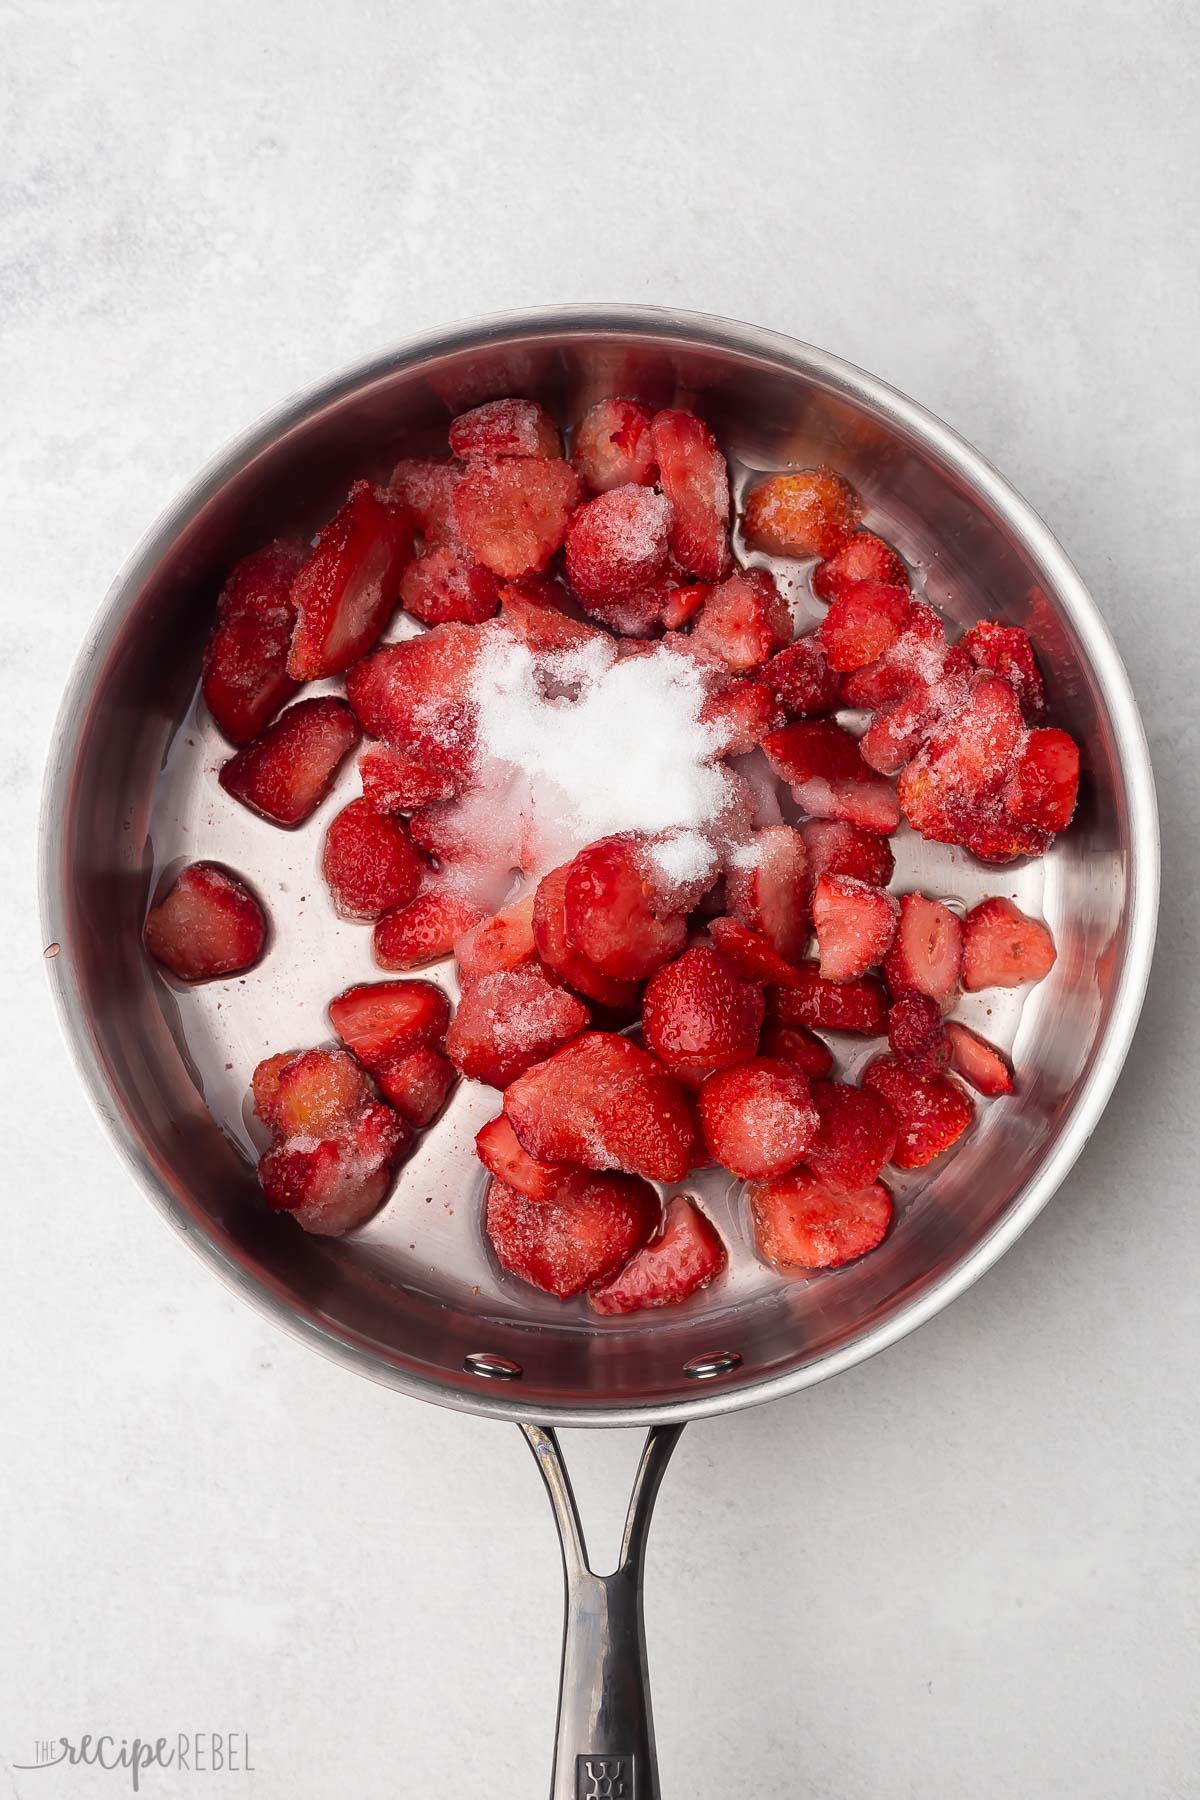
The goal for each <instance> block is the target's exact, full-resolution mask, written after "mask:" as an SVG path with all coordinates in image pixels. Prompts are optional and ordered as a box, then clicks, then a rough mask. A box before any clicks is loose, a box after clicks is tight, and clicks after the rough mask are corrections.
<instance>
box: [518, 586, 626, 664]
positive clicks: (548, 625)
mask: <svg viewBox="0 0 1200 1800" xmlns="http://www.w3.org/2000/svg"><path fill="white" fill-rule="evenodd" d="M571 604H572V603H571V602H570V600H569V599H568V597H567V595H566V593H565V592H564V591H563V589H562V588H560V587H555V586H553V585H552V584H551V583H549V582H546V583H544V584H542V585H540V586H538V587H536V588H535V587H534V586H533V584H532V583H526V584H523V585H522V586H520V587H514V586H511V585H509V586H507V587H502V588H501V590H500V612H501V616H502V617H503V619H504V623H505V624H506V625H507V626H508V628H509V630H510V631H511V632H513V633H514V635H515V636H517V637H519V638H520V640H521V642H522V643H523V644H527V645H528V646H529V648H530V649H531V650H533V651H535V652H537V651H550V652H552V653H553V652H554V651H557V650H575V649H578V648H579V647H580V646H581V645H583V644H593V643H595V642H596V640H597V639H598V638H603V636H604V633H603V632H602V631H601V630H599V629H598V628H597V627H596V626H595V625H590V624H588V622H587V621H586V620H585V619H584V618H583V617H582V616H579V617H576V615H575V613H573V612H572V611H571ZM576 610H578V609H576Z"/></svg>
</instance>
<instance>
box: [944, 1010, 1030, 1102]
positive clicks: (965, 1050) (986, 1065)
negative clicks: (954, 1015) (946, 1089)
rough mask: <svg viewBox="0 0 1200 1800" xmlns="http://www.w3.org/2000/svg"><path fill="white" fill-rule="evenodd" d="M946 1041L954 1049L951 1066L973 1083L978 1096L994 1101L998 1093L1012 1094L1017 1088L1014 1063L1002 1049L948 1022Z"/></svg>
mask: <svg viewBox="0 0 1200 1800" xmlns="http://www.w3.org/2000/svg"><path fill="white" fill-rule="evenodd" d="M945 1029H946V1038H947V1042H948V1043H949V1046H950V1066H951V1068H952V1069H953V1070H954V1073H955V1074H956V1075H961V1076H962V1078H963V1080H964V1081H966V1082H969V1083H970V1085H971V1086H972V1087H973V1088H974V1089H975V1092H976V1093H977V1094H983V1095H984V1096H985V1098H987V1099H989V1100H990V1099H993V1098H994V1097H995V1096H996V1095H998V1094H1011V1093H1012V1091H1013V1088H1014V1085H1015V1083H1014V1081H1013V1070H1012V1064H1011V1063H1010V1062H1009V1060H1008V1058H1007V1056H1005V1054H1004V1052H1003V1051H1002V1050H997V1048H996V1046H995V1044H989V1043H988V1041H987V1039H986V1038H984V1037H980V1035H979V1033H978V1032H977V1031H972V1030H971V1027H970V1026H969V1025H961V1024H960V1023H959V1021H958V1020H957V1019H947V1021H946V1027H945Z"/></svg>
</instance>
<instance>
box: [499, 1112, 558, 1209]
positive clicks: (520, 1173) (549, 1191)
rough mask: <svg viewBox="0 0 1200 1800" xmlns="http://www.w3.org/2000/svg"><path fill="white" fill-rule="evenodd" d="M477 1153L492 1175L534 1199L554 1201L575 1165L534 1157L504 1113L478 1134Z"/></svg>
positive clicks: (519, 1192)
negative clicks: (542, 1160) (540, 1160)
mask: <svg viewBox="0 0 1200 1800" xmlns="http://www.w3.org/2000/svg"><path fill="white" fill-rule="evenodd" d="M475 1152H476V1155H477V1156H478V1157H479V1160H480V1162H481V1163H482V1164H483V1166H484V1168H485V1169H487V1171H488V1172H489V1174H492V1175H496V1176H498V1177H499V1179H500V1180H501V1181H503V1182H504V1183H505V1185H506V1186H507V1187H511V1188H515V1189H516V1190H517V1192H518V1194H525V1195H527V1196H528V1198H529V1199H530V1200H553V1198H554V1196H555V1194H556V1193H557V1192H558V1190H559V1188H560V1187H561V1186H562V1184H563V1181H564V1180H565V1178H566V1176H567V1175H568V1174H570V1173H571V1171H572V1168H573V1166H574V1165H572V1164H570V1163H561V1162H539V1161H538V1159H537V1157H536V1156H530V1154H529V1152H528V1150H526V1149H524V1148H523V1147H522V1145H521V1140H520V1139H519V1138H518V1136H517V1134H516V1132H515V1131H514V1130H513V1128H512V1126H511V1125H510V1124H509V1122H508V1120H507V1119H506V1118H505V1116H504V1114H503V1113H499V1114H498V1115H497V1117H496V1118H494V1119H489V1120H488V1122H487V1124H486V1125H483V1126H481V1127H480V1129H479V1130H478V1131H477V1132H476V1133H475ZM581 1172H582V1171H581Z"/></svg>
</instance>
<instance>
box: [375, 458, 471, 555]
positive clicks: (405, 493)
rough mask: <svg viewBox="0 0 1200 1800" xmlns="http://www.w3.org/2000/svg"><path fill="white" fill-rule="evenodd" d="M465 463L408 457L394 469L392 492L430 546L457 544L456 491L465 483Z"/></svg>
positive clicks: (391, 484) (391, 483)
mask: <svg viewBox="0 0 1200 1800" xmlns="http://www.w3.org/2000/svg"><path fill="white" fill-rule="evenodd" d="M462 476H463V467H462V464H461V463H458V462H451V461H447V460H445V459H444V458H436V457H428V456H426V457H411V456H406V457H405V458H404V459H403V460H402V461H401V462H398V463H397V464H396V467H395V468H394V469H393V470H392V477H391V480H390V482H389V483H388V485H389V487H390V488H391V489H392V492H393V493H394V494H395V495H396V496H397V498H398V499H400V500H402V501H403V502H404V504H405V506H407V507H408V508H409V510H410V512H411V513H412V515H413V517H414V518H415V519H416V521H417V525H418V527H419V528H420V531H421V534H422V536H423V537H424V539H425V542H426V544H427V545H428V544H456V543H457V542H458V526H457V525H456V524H455V522H454V490H455V488H456V487H457V486H458V484H459V482H460V481H461V480H462Z"/></svg>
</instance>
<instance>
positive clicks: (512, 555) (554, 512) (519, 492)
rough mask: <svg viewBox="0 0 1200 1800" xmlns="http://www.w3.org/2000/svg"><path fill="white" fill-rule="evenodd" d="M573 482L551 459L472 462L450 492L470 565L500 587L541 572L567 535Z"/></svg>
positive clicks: (564, 466)
mask: <svg viewBox="0 0 1200 1800" xmlns="http://www.w3.org/2000/svg"><path fill="white" fill-rule="evenodd" d="M578 500H579V477H578V476H577V475H576V473H575V471H574V469H573V468H572V467H571V465H570V463H567V462H563V461H561V460H560V459H557V458H553V457H542V456H501V457H486V456H481V457H477V458H476V459H475V460H474V461H473V462H471V463H469V464H468V465H467V471H466V474H465V475H464V476H463V477H462V479H461V481H460V482H459V483H458V485H457V487H456V488H455V490H454V501H453V505H454V520H455V523H456V525H457V526H458V530H459V533H460V535H461V537H462V540H463V543H464V544H465V545H466V547H467V549H468V550H469V551H470V552H471V554H472V556H473V557H474V558H475V560H476V562H481V563H482V564H483V565H484V567H485V568H488V569H491V570H492V572H493V573H494V574H496V575H499V576H501V577H502V578H503V579H504V580H505V581H513V580H516V579H517V578H518V577H519V576H521V575H530V574H533V573H534V571H535V570H537V569H544V568H545V566H546V564H547V563H548V562H549V560H550V558H551V557H552V556H553V554H554V552H555V551H556V550H557V549H559V548H560V547H561V545H562V542H563V539H564V538H565V537H566V535H567V521H568V520H569V518H570V516H571V510H572V508H573V507H574V506H575V505H576V504H577V502H578Z"/></svg>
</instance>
